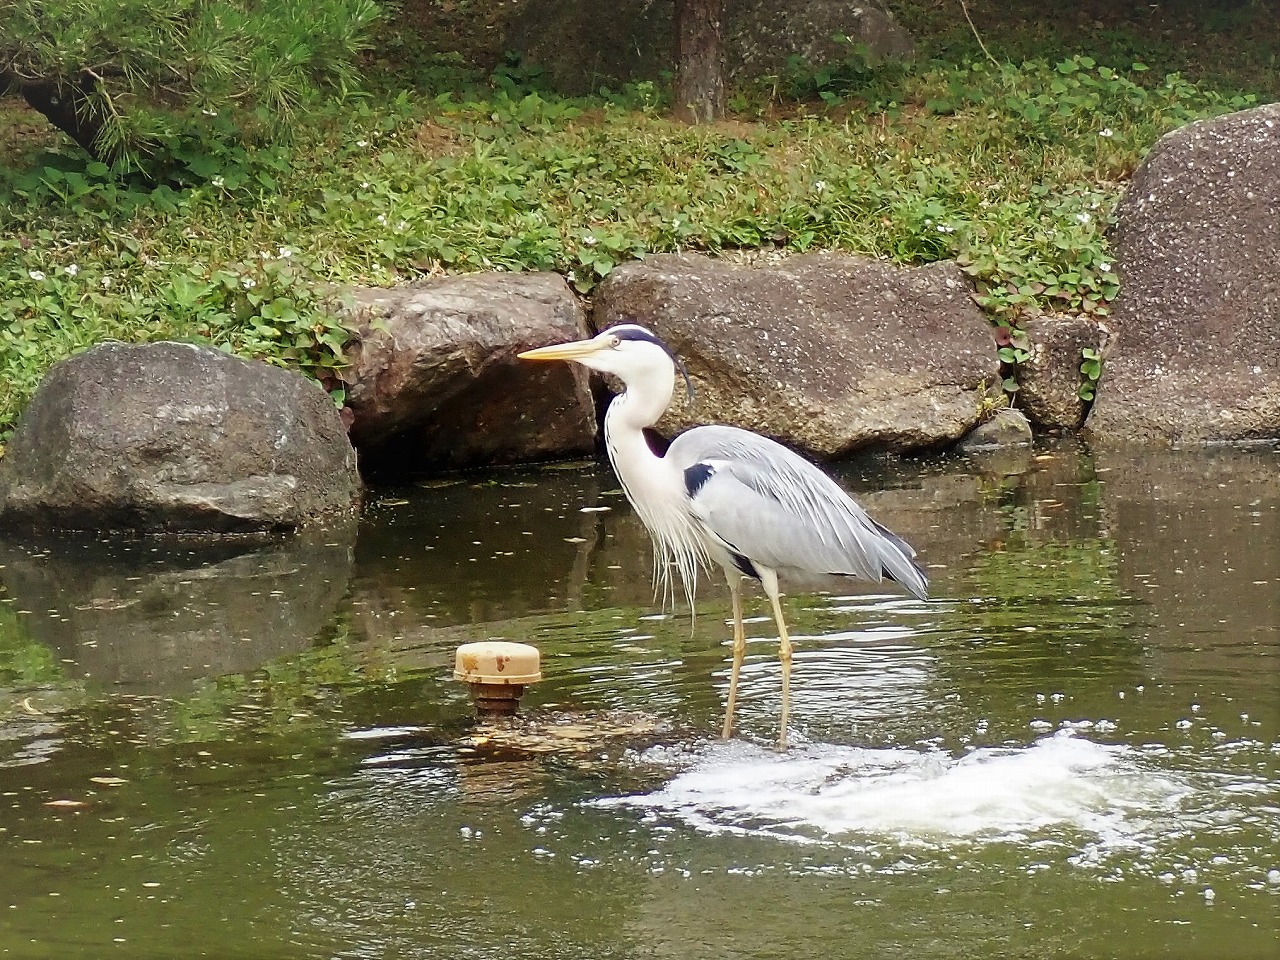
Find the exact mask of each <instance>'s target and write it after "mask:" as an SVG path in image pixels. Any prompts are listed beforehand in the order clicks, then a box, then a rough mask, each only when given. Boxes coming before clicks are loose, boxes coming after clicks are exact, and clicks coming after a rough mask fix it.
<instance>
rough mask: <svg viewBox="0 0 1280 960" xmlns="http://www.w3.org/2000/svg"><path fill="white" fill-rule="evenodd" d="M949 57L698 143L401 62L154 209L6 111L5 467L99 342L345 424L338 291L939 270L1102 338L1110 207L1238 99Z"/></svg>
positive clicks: (1173, 82) (193, 148)
mask: <svg viewBox="0 0 1280 960" xmlns="http://www.w3.org/2000/svg"><path fill="white" fill-rule="evenodd" d="M921 9H925V8H923V7H922V8H921ZM974 12H975V16H977V15H979V14H980V12H981V11H980V10H978V9H974ZM961 22H963V21H961ZM965 29H966V30H967V26H966V28H965ZM950 36H951V35H950V34H939V35H937V37H935V40H937V43H936V44H935V47H936V49H935V50H934V51H933V52H934V53H935V54H936V55H937V56H938V57H944V56H945V55H946V54H947V51H948V50H951V55H950V58H949V59H926V60H924V61H922V62H920V63H918V64H916V65H913V66H911V67H908V68H902V67H898V66H894V65H885V66H883V67H880V68H874V69H868V68H867V67H866V65H865V64H863V63H859V62H855V60H856V57H854V55H853V54H852V53H851V57H854V59H851V62H850V64H849V65H848V67H849V69H848V70H841V69H839V67H840V65H836V69H831V68H827V69H824V70H823V71H820V72H819V71H811V70H808V69H807V68H805V67H803V66H798V67H797V68H796V70H795V71H794V73H793V75H791V76H789V77H787V78H784V79H785V80H786V82H785V83H781V82H779V81H775V82H773V83H772V84H762V85H760V86H758V87H756V88H754V89H749V90H743V91H739V92H738V93H737V94H736V95H735V98H734V106H735V108H736V118H735V119H733V120H730V121H727V122H724V123H719V124H714V125H709V126H705V127H687V126H682V125H677V124H673V123H671V122H670V121H668V120H667V119H665V116H664V107H665V103H664V91H663V90H662V88H661V87H659V86H655V85H653V84H638V85H632V86H629V87H628V88H626V89H625V90H624V91H622V92H621V93H617V94H612V95H609V96H608V97H599V98H593V99H587V100H567V99H563V98H559V97H556V96H554V95H551V94H548V93H546V92H545V91H539V90H537V89H535V84H534V82H533V81H535V80H536V78H535V77H530V76H526V75H522V74H521V72H520V70H519V69H518V68H514V69H512V68H504V69H502V70H500V71H498V72H497V73H495V74H492V75H489V76H481V75H480V74H478V73H477V72H476V71H475V70H472V69H467V68H464V67H463V66H461V65H459V64H458V63H457V62H456V59H450V58H426V59H424V60H422V61H420V62H416V63H414V62H408V61H407V60H406V59H400V60H397V61H396V62H395V63H387V64H383V65H382V66H381V67H379V68H377V69H376V70H375V73H374V75H373V76H372V77H371V86H372V89H373V91H374V93H373V94H372V95H370V96H369V97H367V98H362V99H353V100H349V101H348V102H346V103H343V104H338V105H334V104H317V105H313V106H312V107H310V108H309V111H308V113H307V114H306V116H305V118H304V119H303V120H302V122H301V123H299V125H298V129H297V131H296V132H295V135H294V137H293V138H292V139H291V140H290V141H289V142H288V143H277V144H265V145H259V146H257V147H252V146H246V145H240V144H236V143H235V141H234V140H233V139H229V138H227V137H225V136H219V135H218V134H219V133H220V132H221V133H226V132H227V131H226V129H225V128H223V129H221V130H220V128H219V127H218V125H219V124H223V123H224V121H223V120H222V119H221V118H214V119H213V120H211V124H213V127H212V129H211V136H210V138H209V139H208V140H207V141H205V142H204V143H202V144H194V145H193V144H182V145H177V146H175V147H174V149H173V152H172V156H171V157H170V164H169V167H168V174H167V178H166V183H165V184H164V185H162V186H158V187H157V186H153V185H146V184H142V183H140V182H121V181H119V180H117V179H114V178H112V177H111V176H110V174H109V172H108V171H107V170H106V169H105V168H102V167H101V166H100V165H95V164H91V163H87V162H86V161H84V160H83V159H82V158H81V157H79V156H77V155H76V153H75V151H74V149H73V148H71V147H69V146H68V145H67V144H65V143H64V142H62V141H61V140H60V139H59V138H58V137H56V136H54V135H52V134H50V133H49V132H48V131H47V130H46V129H45V128H43V127H42V126H41V125H40V123H39V122H38V121H39V118H37V117H34V115H32V114H30V113H29V112H27V111H25V110H23V109H20V108H19V107H17V106H16V105H14V104H13V103H12V102H3V103H2V104H0V163H3V166H4V169H3V170H0V440H3V438H4V436H5V434H6V432H7V431H9V430H10V429H11V428H12V425H13V423H14V421H15V419H16V417H17V415H18V414H19V412H20V411H21V409H22V407H23V406H24V404H25V403H26V401H27V400H28V399H29V397H30V396H31V394H32V392H33V391H34V389H35V387H36V385H37V383H38V382H39V379H40V377H41V376H42V374H43V372H44V371H45V370H46V369H47V368H48V366H49V365H50V364H51V363H52V362H54V361H56V360H58V359H60V358H62V357H65V356H67V355H69V354H71V353H74V352H76V351H78V350H81V349H83V348H85V347H87V346H89V345H91V344H93V343H96V342H99V341H102V340H104V339H124V340H149V339H159V338H176V339H185V340H194V341H203V342H209V343H213V344H216V345H218V346H220V347H223V348H225V349H228V350H231V351H233V352H236V353H238V354H241V355H244V356H250V357H258V358H262V359H265V360H268V361H270V362H274V363H279V364H282V365H286V366H292V367H295V368H297V369H300V370H302V371H304V372H306V373H308V374H310V375H312V376H315V377H317V378H318V379H320V380H321V382H323V383H325V385H326V386H327V387H329V388H330V389H332V390H333V392H334V393H335V399H337V400H339V401H340V400H341V384H340V380H339V379H338V378H337V377H336V376H335V372H336V371H337V370H338V369H339V368H340V367H341V365H342V362H343V357H342V348H343V345H344V344H345V343H346V342H347V341H348V339H349V336H350V331H349V330H348V329H347V328H346V326H345V323H346V321H344V320H343V319H342V318H341V316H340V313H339V311H337V310H336V309H335V302H336V298H335V293H334V291H335V290H339V289H341V287H342V286H343V285H348V284H394V283H400V282H405V281H409V280H413V279H417V278H420V277H423V276H435V275H442V274H444V273H448V272H455V271H469V270H487V269H501V270H556V271H560V272H562V273H563V274H564V275H565V276H566V277H567V278H568V279H569V280H570V282H571V283H572V284H573V285H574V286H575V287H576V288H577V289H578V290H579V291H580V292H581V293H583V294H589V293H590V291H591V289H592V288H593V286H594V285H595V284H596V283H598V282H599V280H600V279H601V278H603V277H604V276H606V275H607V274H608V273H609V272H610V270H612V269H613V267H614V266H616V265H617V264H618V263H621V262H623V261H625V260H628V259H632V258H635V257H641V256H644V255H646V254H649V253H654V252H660V251H674V250H706V251H712V252H714V251H719V250H724V249H729V248H739V247H759V246H774V247H777V248H782V249H786V250H790V251H803V250H809V249H815V248H830V249H840V250H847V251H853V252H858V253H863V254H868V255H872V256H878V257H886V258H890V259H892V260H895V261H897V262H901V263H924V262H929V261H932V260H937V259H941V258H956V259H958V260H959V262H960V263H961V264H962V265H963V266H964V268H965V269H966V270H967V271H968V272H969V273H970V274H971V275H972V277H973V279H974V282H975V285H976V287H977V290H978V291H979V295H980V299H981V302H982V303H983V305H984V307H985V308H986V309H987V310H988V311H989V313H990V315H991V317H992V319H993V321H994V322H997V323H1000V324H1004V325H1006V326H1016V324H1017V323H1018V321H1019V320H1020V319H1021V318H1022V317H1025V316H1027V315H1030V314H1034V313H1035V312H1039V311H1057V312H1087V313H1092V314H1099V315H1101V314H1105V313H1106V311H1107V309H1108V305H1109V303H1110V301H1111V300H1112V299H1113V298H1114V296H1115V294H1116V292H1117V290H1118V285H1117V282H1116V278H1115V274H1114V272H1112V270H1111V265H1110V255H1109V251H1108V246H1107V241H1106V236H1105V228H1106V226H1107V223H1108V219H1109V217H1110V214H1111V211H1112V208H1113V206H1114V203H1115V201H1116V199H1117V197H1118V196H1119V193H1120V190H1121V189H1122V185H1123V182H1124V180H1125V178H1126V177H1127V176H1128V175H1129V173H1130V172H1131V171H1132V170H1133V169H1134V167H1135V166H1136V165H1137V164H1138V163H1139V162H1140V160H1141V158H1142V156H1143V154H1144V152H1145V151H1146V150H1147V149H1148V148H1149V147H1150V145H1151V143H1153V142H1154V141H1155V139H1156V138H1158V137H1159V136H1160V135H1161V134H1163V133H1164V132H1166V131H1168V130H1170V129H1173V128H1174V127H1177V126H1179V125H1181V124H1183V123H1186V122H1187V121H1189V120H1193V119H1196V118H1199V117H1204V116H1209V115H1213V114H1215V113H1221V112H1225V111H1228V110H1232V109H1238V108H1241V107H1243V106H1247V105H1248V104H1249V103H1250V102H1251V100H1250V99H1249V97H1247V96H1245V95H1243V94H1242V93H1241V92H1240V87H1241V84H1234V83H1231V82H1227V81H1223V82H1222V83H1221V84H1219V85H1217V86H1215V85H1214V84H1212V83H1210V82H1209V81H1205V82H1202V83H1193V82H1191V81H1190V80H1188V79H1185V78H1184V77H1183V76H1182V75H1179V74H1170V75H1164V74H1157V72H1156V71H1153V70H1150V69H1142V68H1141V66H1139V67H1135V66H1134V64H1135V62H1137V61H1135V60H1134V59H1131V58H1126V59H1123V60H1116V61H1113V62H1111V63H1109V64H1103V63H1101V62H1099V61H1098V60H1097V59H1096V58H1094V57H1092V56H1089V55H1083V54H1078V55H1072V56H1065V57H1061V58H1056V59H1055V58H1052V57H1045V56H1040V57H1027V58H1021V59H1019V60H1017V62H1016V65H1014V64H1013V63H1000V64H993V63H991V62H989V61H988V60H987V59H985V58H984V57H982V56H981V54H980V53H979V54H977V55H974V49H976V48H974V49H966V48H962V39H961V37H962V34H957V35H956V36H955V38H952V39H949V37H950ZM970 39H972V38H971V35H970ZM987 43H988V47H991V48H993V49H995V48H997V47H998V46H999V39H998V38H994V39H993V38H990V37H989V38H987ZM948 44H954V45H956V46H955V48H954V49H952V48H951V47H948ZM971 46H972V44H971ZM1244 76H1245V77H1246V78H1247V77H1249V76H1252V74H1251V73H1250V72H1249V71H1247V70H1246V71H1245V73H1244ZM779 90H782V91H784V92H785V91H787V90H791V91H793V92H797V91H805V90H807V91H808V93H809V95H810V96H811V99H807V100H796V99H793V98H791V97H788V96H785V95H779V93H778V92H777V91H779ZM824 93H825V94H826V96H823V94H824ZM1264 98H1265V95H1264Z"/></svg>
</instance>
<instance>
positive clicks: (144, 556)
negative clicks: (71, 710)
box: [0, 526, 355, 695]
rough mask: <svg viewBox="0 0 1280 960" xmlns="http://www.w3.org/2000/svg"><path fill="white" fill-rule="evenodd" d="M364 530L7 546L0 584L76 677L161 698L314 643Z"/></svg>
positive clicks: (0, 554) (32, 630) (0, 560)
mask: <svg viewBox="0 0 1280 960" xmlns="http://www.w3.org/2000/svg"><path fill="white" fill-rule="evenodd" d="M354 539H355V528H354V527H353V526H352V527H345V528H337V529H332V530H327V531H323V532H319V533H317V534H315V535H310V536H308V537H305V538H296V539H290V540H286V541H282V542H278V543H273V544H270V545H266V546H262V545H252V544H249V543H236V542H225V543H219V544H210V545H204V546H197V545H185V544H183V545H173V544H169V545H161V544H159V543H157V542H155V541H150V540H136V541H123V542H102V541H74V540H58V541H50V542H44V543H40V544H32V543H21V544H19V543H15V542H11V541H10V542H5V541H0V567H2V569H0V583H3V586H4V587H5V589H6V591H7V593H8V596H10V597H11V598H13V599H14V601H15V602H16V605H17V606H18V608H19V609H20V610H22V611H25V621H24V624H25V629H26V631H27V633H28V634H29V635H30V636H31V638H32V639H33V640H37V641H39V642H41V643H44V644H46V645H48V646H49V647H51V648H53V650H54V651H56V653H57V655H58V657H59V658H60V659H61V660H62V662H63V664H64V666H65V668H66V671H67V673H68V674H69V675H71V676H73V677H78V678H85V679H87V680H89V681H90V682H91V683H92V684H93V685H95V686H98V687H102V686H106V685H108V684H110V685H114V687H115V689H116V690H117V691H118V692H122V693H132V694H148V695H157V694H165V693H172V692H177V691H180V690H182V689H184V688H186V687H188V686H189V684H190V682H191V681H192V680H193V679H196V678H199V677H214V676H221V675H223V674H230V673H245V672H248V671H251V670H254V669H256V668H258V667H259V666H261V665H262V664H264V663H266V662H267V661H269V660H272V659H275V658H277V657H280V656H285V655H288V654H293V653H297V652H299V651H301V650H304V649H306V647H307V646H308V645H309V644H311V643H312V642H313V641H314V639H315V638H316V636H317V635H318V634H319V633H320V631H321V630H322V628H323V627H324V625H325V624H326V623H327V622H328V621H329V619H330V617H331V616H332V615H333V612H334V610H335V609H336V608H337V606H338V603H339V601H340V600H341V598H342V596H343V593H344V591H345V590H346V586H347V581H348V578H349V577H350V572H351V564H352V553H353V549H352V548H353V543H354Z"/></svg>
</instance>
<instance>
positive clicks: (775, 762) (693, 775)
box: [596, 731, 1189, 848]
mask: <svg viewBox="0 0 1280 960" xmlns="http://www.w3.org/2000/svg"><path fill="white" fill-rule="evenodd" d="M638 759H640V760H641V762H648V763H652V764H656V765H659V766H661V765H664V764H668V763H669V764H671V765H673V766H675V767H676V768H677V772H676V773H675V776H674V777H673V779H671V780H670V782H668V783H667V784H666V785H665V786H662V787H661V788H659V789H657V790H655V791H653V792H651V793H645V794H639V795H635V796H625V797H613V798H605V799H603V800H599V801H596V802H597V803H598V804H600V805H602V806H612V807H629V808H634V809H638V810H642V811H645V812H647V813H650V814H651V815H654V816H671V817H676V818H678V819H680V820H683V821H684V822H686V823H688V824H690V825H691V826H693V827H695V828H696V829H699V830H702V831H706V832H713V833H732V834H740V835H760V836H773V837H782V838H785V839H789V840H793V841H796V842H801V843H832V842H835V843H843V842H848V841H853V842H856V841H857V839H858V838H859V837H862V838H865V837H866V836H868V835H871V836H875V837H879V838H890V839H893V840H896V841H898V842H900V843H904V844H908V845H912V844H919V845H925V846H930V847H935V848H936V847H938V846H943V845H946V844H949V843H956V842H966V843H971V842H991V841H1001V840H1011V839H1020V838H1026V837H1028V836H1030V835H1032V834H1036V833H1039V832H1041V831H1044V830H1046V829H1058V828H1061V829H1067V830H1079V831H1086V832H1087V833H1089V834H1091V835H1093V836H1095V837H1099V838H1101V839H1102V840H1103V841H1104V842H1105V843H1106V844H1107V845H1108V846H1115V845H1124V844H1126V843H1134V842H1135V841H1134V837H1135V836H1136V835H1138V834H1139V833H1142V832H1143V831H1144V830H1150V829H1152V824H1151V818H1152V817H1155V816H1158V815H1159V814H1160V813H1162V812H1163V813H1168V814H1172V813H1173V812H1175V811H1176V810H1177V808H1178V804H1179V802H1180V800H1181V799H1182V798H1183V797H1184V796H1185V795H1186V794H1187V793H1188V791H1189V787H1188V785H1187V784H1186V783H1185V782H1183V781H1182V780H1181V779H1180V778H1179V777H1178V776H1176V775H1173V774H1168V773H1162V772H1159V771H1156V770H1154V769H1152V768H1150V767H1149V766H1148V765H1147V764H1145V763H1144V762H1143V758H1142V757H1141V755H1140V754H1139V753H1138V752H1136V751H1135V750H1133V749H1132V748H1130V747H1126V746H1123V745H1112V744H1101V743H1095V742H1093V741H1090V740H1087V739H1084V738H1082V737H1079V736H1075V735H1072V733H1071V732H1070V731H1060V732H1058V733H1056V734H1054V735H1052V736H1048V737H1044V738H1042V739H1040V740H1038V741H1036V742H1034V743H1032V744H1030V745H1028V746H1021V747H979V748H975V749H972V750H970V751H969V752H967V753H965V754H964V755H962V756H960V757H954V756H952V755H951V754H948V753H946V752H943V751H941V750H937V749H933V748H929V749H908V748H884V749H870V748H859V747H847V746H833V745H828V744H808V745H805V746H803V747H801V748H793V749H792V750H790V751H787V752H786V753H781V754H780V753H778V752H776V751H774V750H772V749H769V748H765V747H761V746H756V745H753V744H748V743H743V742H739V741H734V742H729V743H715V744H711V745H708V746H704V747H702V748H701V749H698V750H695V751H684V752H682V753H681V752H673V751H670V750H663V749H659V750H653V751H646V752H645V754H643V755H641V756H640V757H639V758H638Z"/></svg>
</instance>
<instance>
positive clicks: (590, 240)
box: [582, 233, 600, 247]
mask: <svg viewBox="0 0 1280 960" xmlns="http://www.w3.org/2000/svg"><path fill="white" fill-rule="evenodd" d="M582 242H583V243H585V244H586V245H587V246H588V247H594V246H595V245H596V244H597V243H599V242H600V241H598V240H597V239H596V238H595V237H593V236H591V234H589V233H588V234H586V235H585V236H584V237H583V238H582Z"/></svg>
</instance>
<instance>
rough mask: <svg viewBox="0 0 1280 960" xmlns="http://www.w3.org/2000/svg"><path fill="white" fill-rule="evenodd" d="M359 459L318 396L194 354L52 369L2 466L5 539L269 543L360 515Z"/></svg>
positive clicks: (153, 349)
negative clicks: (46, 535) (80, 533)
mask: <svg viewBox="0 0 1280 960" xmlns="http://www.w3.org/2000/svg"><path fill="white" fill-rule="evenodd" d="M359 499H360V478H359V475H358V474H357V472H356V459H355V452H354V451H353V450H352V448H351V444H350V443H349V442H348V440H347V436H346V431H345V430H344V429H343V427H342V421H341V418H340V417H339V416H338V411H337V410H336V409H335V408H334V406H333V403H332V402H331V401H330V399H329V397H328V396H327V395H326V394H325V392H324V391H323V390H321V389H320V388H319V387H318V386H317V385H316V384H314V383H312V382H311V381H309V380H306V379H305V378H303V377H301V376H299V375H298V374H296V373H290V372H288V371H285V370H281V369H279V368H277V367H272V366H269V365H268V364H265V363H251V362H249V361H246V360H241V359H238V358H236V357H232V356H229V355H228V354H225V353H223V352H221V351H219V350H214V349H212V348H209V347H200V346H195V345H192V344H185V343H153V344H145V345H137V344H123V343H107V344H102V345H100V346H97V347H94V348H93V349H91V350H88V351H86V352H85V353H82V354H79V355H77V356H75V357H72V358H70V359H68V360H64V361H62V362H61V363H59V364H56V365H55V366H54V367H53V368H52V369H51V370H50V371H49V373H48V375H47V376H46V377H45V379H44V382H43V383H41V385H40V388H39V390H38V391H37V392H36V395H35V397H34V398H33V399H32V401H31V403H30V405H29V406H28V408H27V410H26V411H25V412H24V413H23V415H22V418H21V420H20V421H19V423H18V427H17V429H16V431H15V432H14V436H13V440H12V442H11V443H10V444H9V447H8V450H7V452H6V454H5V456H4V458H3V459H2V460H0V527H2V528H6V529H10V530H20V531H43V530H57V529H62V530H120V529H124V530H134V531H138V532H142V533H236V534H249V533H274V532H285V531H291V530H295V529H298V528H300V527H304V526H308V525H311V524H314V523H318V522H335V521H339V520H342V519H348V518H350V517H352V516H354V514H355V512H356V510H357V508H358V505H359Z"/></svg>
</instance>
